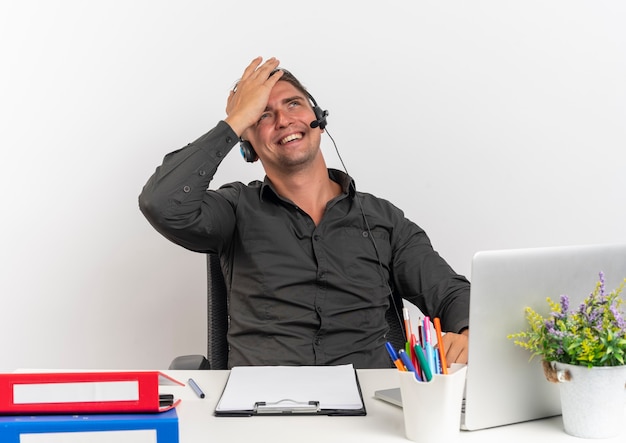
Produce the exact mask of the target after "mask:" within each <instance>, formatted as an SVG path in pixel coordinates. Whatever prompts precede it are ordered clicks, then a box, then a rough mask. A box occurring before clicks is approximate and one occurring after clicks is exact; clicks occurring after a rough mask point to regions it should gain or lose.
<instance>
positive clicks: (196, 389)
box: [188, 378, 204, 398]
mask: <svg viewBox="0 0 626 443" xmlns="http://www.w3.org/2000/svg"><path fill="white" fill-rule="evenodd" d="M188 383H189V386H191V389H193V392H195V393H196V395H197V396H198V397H200V398H204V392H202V389H200V386H198V384H197V383H196V382H195V381H194V379H193V378H190V379H189V380H188Z"/></svg>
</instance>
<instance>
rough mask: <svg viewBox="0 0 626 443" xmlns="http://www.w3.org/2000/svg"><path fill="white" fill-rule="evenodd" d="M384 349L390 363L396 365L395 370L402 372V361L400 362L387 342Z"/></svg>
mask: <svg viewBox="0 0 626 443" xmlns="http://www.w3.org/2000/svg"><path fill="white" fill-rule="evenodd" d="M385 348H386V349H387V353H388V354H389V358H391V361H392V362H393V364H394V365H396V368H398V370H399V371H404V370H405V369H404V365H403V364H402V361H401V360H400V357H398V353H397V352H396V350H395V349H394V348H393V345H392V344H391V343H389V342H386V343H385Z"/></svg>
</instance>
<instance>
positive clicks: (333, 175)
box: [261, 168, 356, 200]
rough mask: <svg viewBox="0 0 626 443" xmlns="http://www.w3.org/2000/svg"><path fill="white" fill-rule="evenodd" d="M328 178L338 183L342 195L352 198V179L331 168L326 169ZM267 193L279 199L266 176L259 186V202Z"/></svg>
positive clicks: (353, 188) (353, 186) (353, 189)
mask: <svg viewBox="0 0 626 443" xmlns="http://www.w3.org/2000/svg"><path fill="white" fill-rule="evenodd" d="M328 177H330V179H331V180H332V181H334V182H335V183H339V185H340V186H341V189H342V191H343V193H344V194H348V195H349V196H350V197H354V192H355V190H356V187H355V185H354V179H353V178H352V177H350V176H349V175H348V174H346V173H345V172H343V171H340V170H338V169H332V168H328ZM268 192H269V193H271V194H273V195H274V196H276V197H280V195H278V193H277V192H276V189H275V188H274V185H273V184H272V182H271V181H270V179H269V178H267V175H266V176H265V178H264V179H263V184H262V185H261V200H262V199H263V196H264V195H265V194H266V193H268Z"/></svg>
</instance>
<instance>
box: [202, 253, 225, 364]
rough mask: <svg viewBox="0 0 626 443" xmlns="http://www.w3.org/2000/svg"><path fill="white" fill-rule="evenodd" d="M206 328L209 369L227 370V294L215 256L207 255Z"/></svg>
mask: <svg viewBox="0 0 626 443" xmlns="http://www.w3.org/2000/svg"><path fill="white" fill-rule="evenodd" d="M207 327H208V337H207V338H208V340H207V345H208V349H207V360H208V361H209V365H210V369H228V339H227V336H226V334H227V333H228V292H227V291H226V283H225V282H224V274H222V266H221V264H220V258H219V256H218V255H217V254H208V255H207Z"/></svg>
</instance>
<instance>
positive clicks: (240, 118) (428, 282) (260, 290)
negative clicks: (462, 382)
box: [139, 57, 469, 368]
mask: <svg viewBox="0 0 626 443" xmlns="http://www.w3.org/2000/svg"><path fill="white" fill-rule="evenodd" d="M278 66H279V61H278V60H277V59H275V58H270V59H268V60H267V61H265V62H263V61H262V59H261V58H260V57H258V58H256V59H254V60H253V61H252V62H251V63H250V65H248V67H247V68H246V69H245V70H244V73H243V75H242V77H241V80H240V81H239V82H238V83H237V86H236V87H235V89H234V90H232V91H231V92H230V95H229V97H228V100H227V104H226V114H227V117H226V118H225V119H224V120H223V121H220V122H219V123H218V124H217V126H215V128H213V129H212V130H211V131H209V132H208V133H207V134H205V135H203V136H202V137H200V138H199V139H198V140H196V141H195V142H193V143H191V144H189V145H188V146H186V147H185V148H183V149H180V150H178V151H175V152H172V153H170V154H168V155H167V156H166V157H165V159H164V161H163V164H162V165H161V166H159V167H158V168H157V170H156V172H155V173H154V175H153V176H152V177H151V178H150V179H149V181H148V182H147V184H146V185H145V187H144V189H143V191H142V194H141V196H140V198H139V204H140V208H141V210H142V212H143V213H144V215H145V216H146V217H147V219H148V220H149V221H150V223H151V224H152V225H153V226H154V227H155V228H156V229H157V230H158V231H159V232H160V233H161V234H163V235H164V236H165V237H167V238H168V239H170V240H172V241H173V242H175V243H177V244H179V245H181V246H183V247H185V248H187V249H190V250H192V251H198V252H210V253H217V254H219V255H220V257H221V262H222V267H223V271H224V274H225V280H226V284H227V286H228V291H229V315H230V324H229V332H228V341H229V347H230V350H229V366H230V367H232V366H239V365H279V364H281V365H330V364H344V363H352V364H354V366H355V367H357V368H376V367H390V366H391V362H390V359H389V356H388V354H387V353H386V350H385V347H384V343H385V341H386V337H385V334H386V332H387V330H388V325H387V322H386V320H385V312H386V311H387V309H388V307H389V306H390V303H391V297H390V293H391V292H392V291H394V292H396V293H398V294H400V295H401V296H402V297H404V298H406V299H407V300H410V301H411V302H413V303H414V304H416V305H417V306H418V307H419V308H420V309H421V310H422V311H423V312H424V313H425V314H426V315H430V316H431V317H440V318H441V321H442V325H443V329H444V331H449V332H448V333H446V334H445V336H444V340H443V342H444V346H445V349H446V359H447V361H448V363H449V364H450V363H452V362H466V361H467V334H468V329H467V328H468V311H469V282H468V281H467V280H466V279H465V278H464V277H462V276H460V275H457V274H456V273H454V271H452V269H451V268H450V267H449V266H448V265H447V263H446V262H445V261H444V260H443V259H442V258H441V257H440V256H439V255H438V254H437V253H436V252H435V251H434V250H433V248H432V246H431V244H430V241H429V239H428V237H427V236H426V234H425V233H424V231H423V230H421V229H420V228H419V227H418V226H417V225H415V224H414V223H412V222H411V221H409V220H407V219H406V218H405V217H404V215H403V213H402V211H400V210H399V209H398V208H396V207H395V206H393V205H391V204H390V203H389V202H387V201H385V200H382V199H378V198H376V197H374V196H372V195H370V194H365V193H361V192H356V189H355V186H354V183H353V181H352V179H351V178H350V177H349V176H347V175H346V174H345V173H343V172H340V171H337V170H332V169H327V167H326V163H325V160H324V157H323V155H322V151H321V149H320V140H321V136H322V132H323V130H324V127H325V125H326V121H325V115H324V113H321V112H319V109H318V113H317V114H316V112H315V111H314V108H313V106H312V103H311V101H312V97H311V96H310V95H309V94H308V92H307V91H306V90H305V88H304V87H303V86H302V85H301V84H300V82H299V81H298V80H297V79H295V77H293V76H292V75H291V74H290V73H288V72H287V71H284V70H281V69H278ZM313 102H314V101H313ZM240 140H242V143H244V145H245V146H246V148H247V149H248V150H250V152H249V153H248V154H247V156H248V157H250V158H249V160H254V159H255V158H256V156H258V159H259V160H260V161H261V163H262V164H263V168H264V169H265V173H266V177H265V180H264V182H259V181H255V182H252V183H250V184H249V185H247V186H246V185H244V184H242V183H238V182H237V183H230V184H226V185H224V186H222V187H221V188H219V189H218V190H207V188H208V186H209V183H210V181H211V180H212V178H213V176H214V174H215V171H216V170H217V168H218V166H219V164H220V163H221V161H222V160H223V159H224V157H225V156H226V154H227V153H228V152H229V151H230V150H231V149H232V148H233V147H234V146H235V145H236V144H237V143H238V142H239V141H240ZM243 141H245V142H243Z"/></svg>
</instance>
